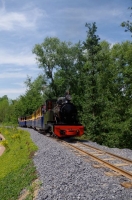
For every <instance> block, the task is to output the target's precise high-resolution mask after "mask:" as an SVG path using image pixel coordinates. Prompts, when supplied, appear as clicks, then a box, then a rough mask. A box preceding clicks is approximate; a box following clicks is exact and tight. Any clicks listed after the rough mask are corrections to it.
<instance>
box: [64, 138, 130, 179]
mask: <svg viewBox="0 0 132 200" xmlns="http://www.w3.org/2000/svg"><path fill="white" fill-rule="evenodd" d="M63 143H66V145H69V146H70V147H72V148H74V149H77V150H78V151H80V152H82V153H84V154H86V155H88V156H90V157H92V158H93V159H94V160H96V161H98V162H99V163H101V164H104V165H105V166H106V167H108V168H110V169H112V170H114V171H116V172H118V173H119V174H120V175H123V176H125V177H127V178H128V179H130V180H132V173H131V172H128V171H125V170H123V169H121V168H118V167H117V166H115V165H114V164H111V163H109V162H107V161H104V160H102V159H100V158H98V157H97V156H95V155H93V154H91V153H89V152H87V151H84V150H82V149H80V148H79V147H76V146H75V145H72V144H69V143H67V142H65V141H63Z"/></svg>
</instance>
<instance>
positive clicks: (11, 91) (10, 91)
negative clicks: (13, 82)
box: [0, 88, 25, 96]
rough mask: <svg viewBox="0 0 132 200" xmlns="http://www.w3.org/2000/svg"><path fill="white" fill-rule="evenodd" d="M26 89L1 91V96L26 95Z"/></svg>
mask: <svg viewBox="0 0 132 200" xmlns="http://www.w3.org/2000/svg"><path fill="white" fill-rule="evenodd" d="M24 92H25V89H24V88H19V89H0V95H1V96H2V95H5V94H7V95H8V94H21V93H24Z"/></svg>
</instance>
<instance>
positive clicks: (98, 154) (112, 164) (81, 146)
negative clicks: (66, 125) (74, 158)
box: [62, 141, 132, 187]
mask: <svg viewBox="0 0 132 200" xmlns="http://www.w3.org/2000/svg"><path fill="white" fill-rule="evenodd" d="M62 143H63V144H65V145H66V146H69V147H71V148H72V149H74V150H75V151H76V152H79V153H80V154H81V155H82V154H83V156H84V155H85V158H89V157H90V158H91V159H92V160H94V161H96V162H98V164H96V165H93V166H94V167H107V168H109V169H111V170H112V171H111V172H106V173H105V174H107V175H109V176H110V175H111V176H112V175H113V176H120V175H122V176H124V177H126V178H128V179H129V180H130V181H132V160H130V159H127V158H124V157H121V156H119V155H115V154H113V153H110V152H107V151H103V150H101V149H98V148H95V147H93V146H91V145H88V144H85V143H81V142H78V141H77V142H73V143H69V142H66V141H62ZM130 184H131V187H132V182H131V183H130Z"/></svg>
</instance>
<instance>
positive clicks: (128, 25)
mask: <svg viewBox="0 0 132 200" xmlns="http://www.w3.org/2000/svg"><path fill="white" fill-rule="evenodd" d="M128 9H130V10H132V7H129V8H128ZM130 16H132V13H131V15H130ZM121 26H122V27H123V28H125V32H127V31H129V32H131V33H132V22H130V21H129V20H127V21H126V22H125V21H124V22H122V23H121Z"/></svg>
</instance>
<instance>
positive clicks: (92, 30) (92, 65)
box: [82, 23, 101, 134]
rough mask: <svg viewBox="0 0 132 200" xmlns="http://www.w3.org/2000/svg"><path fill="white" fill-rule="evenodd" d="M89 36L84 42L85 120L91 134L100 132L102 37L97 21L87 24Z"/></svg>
mask: <svg viewBox="0 0 132 200" xmlns="http://www.w3.org/2000/svg"><path fill="white" fill-rule="evenodd" d="M86 27H87V28H88V31H87V38H86V41H85V42H84V51H85V57H86V63H85V65H84V74H85V76H84V79H85V85H84V91H85V95H84V98H83V113H84V114H83V117H82V118H83V121H84V124H87V126H86V127H87V131H88V132H89V133H91V134H95V133H96V134H98V133H99V113H100V109H101V104H100V102H99V101H100V99H99V93H98V77H99V73H100V64H99V63H100V62H101V58H100V51H101V46H100V44H99V40H100V38H99V37H98V35H96V31H97V26H96V23H93V24H86Z"/></svg>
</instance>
